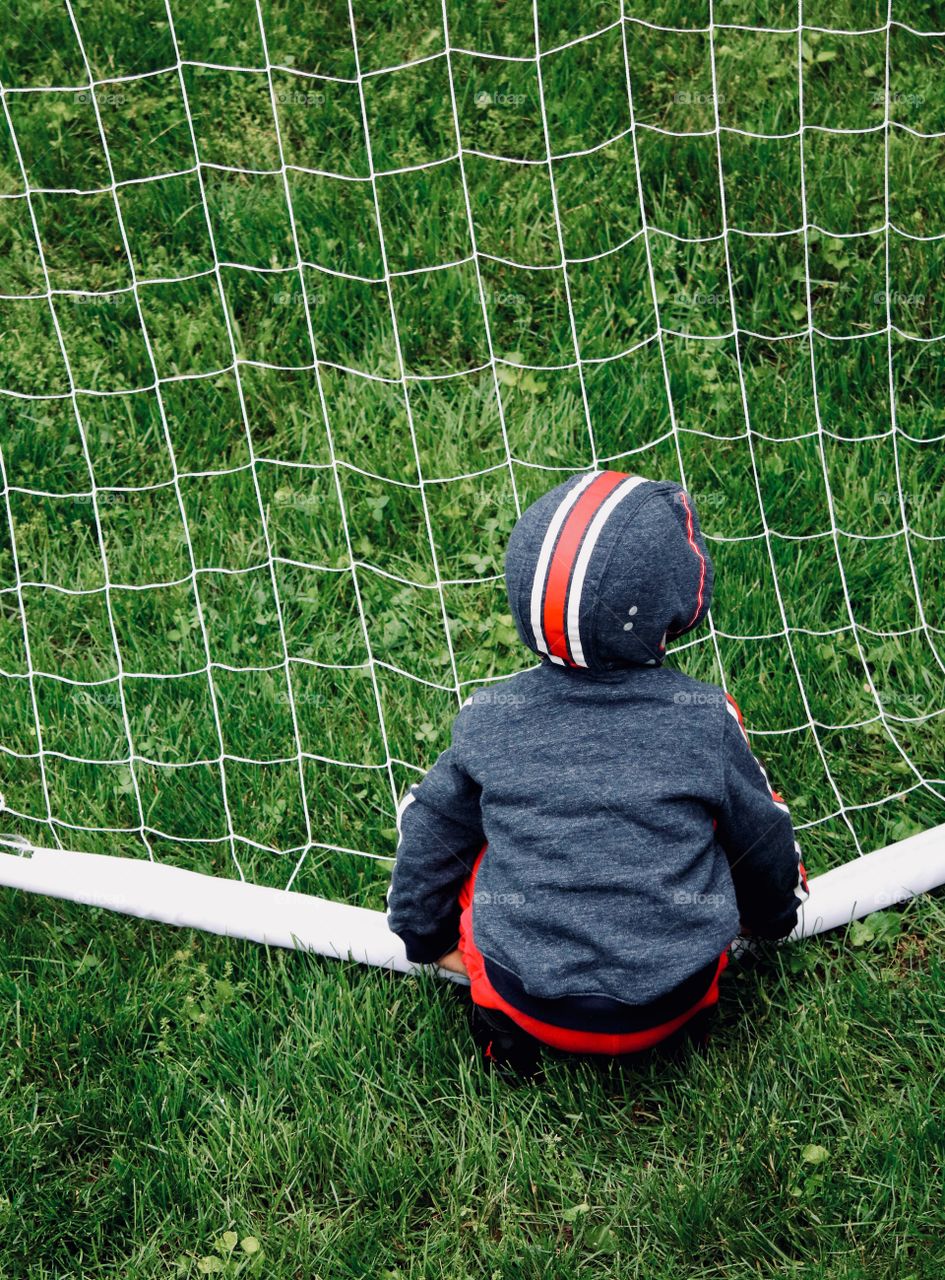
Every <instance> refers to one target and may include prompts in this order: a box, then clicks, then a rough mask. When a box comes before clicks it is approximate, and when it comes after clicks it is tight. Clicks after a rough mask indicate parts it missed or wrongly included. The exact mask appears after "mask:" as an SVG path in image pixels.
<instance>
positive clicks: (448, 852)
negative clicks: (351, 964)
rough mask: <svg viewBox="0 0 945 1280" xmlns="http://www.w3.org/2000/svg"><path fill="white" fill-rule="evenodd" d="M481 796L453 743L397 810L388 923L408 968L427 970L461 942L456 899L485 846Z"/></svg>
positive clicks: (388, 897) (479, 789)
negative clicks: (424, 967)
mask: <svg viewBox="0 0 945 1280" xmlns="http://www.w3.org/2000/svg"><path fill="white" fill-rule="evenodd" d="M480 795H481V788H480V786H479V784H478V783H476V782H475V781H474V780H473V779H472V778H470V777H469V775H468V774H467V773H466V772H465V770H464V769H463V767H462V765H461V764H460V763H459V760H458V759H457V753H456V747H455V740H454V745H452V746H450V747H448V748H447V750H446V751H444V752H443V753H442V754H441V755H440V756H439V757H438V758H437V760H436V762H435V763H434V765H433V767H432V768H431V769H430V770H429V771H428V772H427V773H426V774H424V776H423V778H422V779H421V780H420V782H415V783H414V784H413V785H412V786H411V787H410V788H409V790H408V791H407V793H406V795H405V796H404V797H403V799H402V801H401V803H400V805H399V806H398V810H397V832H398V836H399V839H398V844H397V854H396V861H395V863H394V872H393V875H392V877H391V883H390V887H389V889H388V891H387V923H388V925H389V927H390V929H391V930H392V931H393V932H394V933H396V934H397V935H398V936H399V937H400V938H402V939H403V942H404V946H405V948H406V951H407V959H408V960H413V961H414V962H416V963H418V964H430V963H432V962H433V961H435V960H439V959H440V957H441V956H443V955H445V953H446V952H447V951H451V950H452V949H453V948H454V947H455V946H456V945H457V943H458V942H459V916H460V910H459V903H458V901H457V899H458V896H459V891H460V889H461V887H462V884H463V881H464V880H465V879H466V877H467V876H468V875H469V873H470V872H471V871H472V868H473V863H474V862H475V860H476V855H477V854H478V853H479V850H480V849H481V848H482V846H483V844H484V843H485V835H484V834H483V829H482V815H481V810H480V803H479V801H480Z"/></svg>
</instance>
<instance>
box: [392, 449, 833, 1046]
mask: <svg viewBox="0 0 945 1280" xmlns="http://www.w3.org/2000/svg"><path fill="white" fill-rule="evenodd" d="M505 577H506V585H507V588H508V594H509V601H510V604H511V609H512V616H513V618H514V619H515V625H516V628H517V630H518V633H519V636H520V637H521V639H522V641H523V643H524V644H526V645H528V647H529V648H530V649H533V650H534V651H535V652H536V653H537V654H538V655H539V657H540V659H541V661H540V662H539V664H538V665H537V666H535V667H532V668H530V669H528V670H526V671H522V672H520V673H519V674H517V675H515V676H513V677H512V678H511V679H508V680H503V681H501V682H499V683H495V684H492V685H489V686H487V687H484V688H482V689H481V690H479V691H478V692H477V693H475V694H473V695H472V696H471V697H469V698H467V699H466V701H465V702H464V704H463V706H462V708H461V709H460V711H459V714H458V715H457V717H456V719H455V721H454V723H453V729H452V740H451V746H450V747H448V748H447V750H446V751H444V752H443V753H442V754H441V755H440V757H439V758H438V760H437V761H436V763H435V764H434V765H433V767H432V768H431V769H430V770H429V772H428V773H427V774H426V775H425V776H424V777H423V779H422V780H421V781H420V782H419V783H415V784H414V785H413V786H411V787H410V789H409V791H408V792H407V794H406V795H405V797H404V799H403V801H402V803H401V805H400V807H399V810H398V833H399V843H398V847H397V856H396V863H395V866H394V872H393V877H392V881H391V886H390V889H389V891H388V922H389V925H390V928H391V929H392V930H393V931H394V933H396V934H398V935H399V936H400V937H401V938H402V939H403V942H404V944H405V947H406V952H407V956H408V958H409V959H411V960H414V961H417V962H419V963H433V962H435V963H437V964H438V965H439V966H440V967H442V968H447V969H452V970H455V971H457V972H460V973H465V974H466V975H468V977H469V981H470V994H471V1007H470V1011H471V1015H472V1021H473V1028H474V1031H475V1032H476V1035H477V1039H478V1040H479V1042H480V1044H481V1045H482V1047H483V1050H484V1053H485V1056H486V1058H487V1059H490V1060H491V1061H497V1060H501V1059H504V1060H505V1061H506V1062H509V1061H511V1062H513V1063H515V1064H517V1065H518V1066H519V1068H520V1069H523V1070H525V1071H528V1070H530V1069H531V1068H533V1067H534V1065H535V1062H536V1061H537V1055H538V1052H539V1046H540V1045H547V1046H552V1047H554V1048H555V1049H557V1050H560V1051H564V1052H565V1053H566V1054H588V1053H589V1054H609V1055H623V1054H628V1053H635V1052H639V1051H640V1050H642V1049H646V1048H649V1047H651V1046H653V1045H656V1044H659V1043H661V1042H664V1041H668V1040H670V1039H672V1038H677V1037H678V1035H679V1034H681V1033H682V1030H683V1029H684V1028H690V1029H691V1028H692V1027H693V1025H700V1024H701V1023H702V1022H703V1020H704V1019H705V1017H706V1016H707V1012H708V1011H709V1010H710V1009H711V1008H712V1007H713V1006H714V1005H715V1004H716V1002H717V1000H718V981H719V976H720V974H721V973H722V970H723V969H724V968H725V966H726V963H727V959H728V949H729V945H730V943H731V942H732V940H733V939H734V938H735V937H736V935H737V934H738V933H739V931H740V930H741V931H742V932H745V933H751V934H754V935H757V936H760V937H763V938H782V937H784V936H786V935H787V934H789V933H790V932H791V930H792V929H793V928H794V927H795V924H796V922H797V912H798V907H799V904H800V902H802V901H803V900H804V899H805V898H806V897H807V892H808V891H807V881H806V877H805V874H804V867H803V864H802V863H801V858H800V850H799V848H798V845H797V843H796V841H795V838H794V830H793V827H792V824H791V818H790V815H789V813H788V809H787V806H786V805H785V804H784V802H783V800H782V799H781V797H780V796H779V795H778V794H777V793H776V792H775V791H772V789H771V787H770V785H769V783H768V779H767V775H766V774H765V771H764V768H763V766H762V765H761V763H760V762H759V761H758V760H757V759H756V757H755V756H754V755H753V754H752V752H751V751H750V749H749V746H748V740H747V737H746V735H745V731H744V727H743V724H742V717H741V714H740V712H739V710H738V707H737V706H736V705H735V702H734V700H733V699H732V698H731V697H729V696H727V695H726V694H724V693H723V692H722V690H721V689H719V688H717V687H716V686H715V685H711V684H705V683H703V682H702V681H699V680H694V679H691V678H690V677H689V676H685V675H682V674H681V673H680V672H679V671H675V670H673V669H672V668H670V667H665V666H664V665H663V659H664V657H665V654H666V644H667V641H668V640H674V639H676V638H677V637H679V636H681V635H684V634H685V633H686V632H688V631H691V630H692V629H693V628H694V627H696V626H698V624H699V623H700V622H702V620H703V619H704V618H705V616H706V613H707V612H708V609H709V602H710V598H711V595H712V581H713V569H712V562H711V560H710V559H709V554H708V551H707V550H706V546H705V542H704V540H703V536H702V533H701V531H700V528H699V521H698V518H697V516H696V512H695V509H694V506H693V503H692V499H691V498H690V497H689V495H688V494H687V493H686V492H685V491H684V490H683V489H682V488H681V487H680V486H679V485H678V484H674V483H672V482H670V481H652V480H645V479H643V478H641V477H640V476H631V475H626V474H624V473H622V472H617V471H594V472H591V473H589V474H582V475H579V476H575V477H572V478H571V479H570V480H566V481H565V482H564V483H563V484H560V485H558V486H557V487H556V488H554V489H552V490H550V491H549V492H548V493H546V494H544V496H543V497H541V498H539V499H538V500H537V501H536V502H534V503H533V504H532V505H531V506H530V507H529V508H528V509H527V510H526V511H525V512H524V514H523V515H522V516H521V518H520V519H519V521H518V523H517V524H516V526H515V528H514V529H513V531H512V534H511V537H510V539H509V545H508V550H507V553H506V560H505Z"/></svg>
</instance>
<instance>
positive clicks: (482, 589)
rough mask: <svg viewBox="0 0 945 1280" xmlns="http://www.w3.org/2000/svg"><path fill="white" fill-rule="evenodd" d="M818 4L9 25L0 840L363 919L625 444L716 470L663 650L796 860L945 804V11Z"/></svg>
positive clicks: (260, 7) (688, 473) (650, 460)
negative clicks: (533, 544)
mask: <svg viewBox="0 0 945 1280" xmlns="http://www.w3.org/2000/svg"><path fill="white" fill-rule="evenodd" d="M815 8H816V9H817V12H816V13H815V12H813V10H814V9H815ZM897 8H898V6H897ZM903 8H905V6H903ZM829 9H830V12H828V6H826V5H822V4H821V5H817V6H813V5H807V6H806V9H805V8H799V9H797V10H794V9H790V8H789V7H788V6H785V5H780V4H770V5H767V6H764V5H754V4H749V3H734V2H732V3H723V2H722V0H720V2H719V3H717V4H715V5H713V4H711V3H710V4H707V5H705V6H703V7H701V8H700V6H699V5H691V4H690V5H687V6H683V5H681V4H675V3H669V2H668V3H666V4H663V5H661V6H653V5H648V6H646V14H647V17H646V20H644V18H643V17H642V16H640V13H638V12H636V11H635V10H634V9H631V8H629V7H628V8H624V6H622V5H616V6H615V5H594V6H589V7H587V9H586V11H585V13H584V14H583V15H580V16H577V15H575V14H574V13H572V12H571V11H570V10H569V8H568V7H567V6H565V5H560V6H556V5H542V6H535V7H532V6H531V5H520V4H516V5H508V6H503V7H502V8H501V9H496V8H495V7H494V6H485V5H483V6H475V5H465V6H462V7H460V6H452V5H447V4H446V3H443V4H442V5H441V4H440V3H436V4H412V5H401V6H398V8H397V11H396V13H395V14H393V15H392V14H391V13H388V12H386V10H384V9H383V8H382V7H380V6H378V7H376V8H374V7H368V8H366V9H365V11H364V12H363V13H362V12H361V11H360V8H359V10H358V11H357V12H355V11H352V10H349V9H348V8H345V7H344V6H343V5H341V6H339V5H329V6H319V5H315V6H305V8H304V12H299V11H296V9H295V8H292V9H289V7H287V6H286V5H284V4H268V3H267V4H256V5H253V4H249V3H246V2H245V0H241V2H240V3H235V4H232V5H229V6H226V7H225V9H224V8H220V9H219V10H217V9H214V10H213V11H204V10H199V11H198V10H197V9H196V8H194V9H191V8H190V7H187V6H184V5H182V4H181V5H177V4H175V5H168V6H167V7H166V8H165V7H164V6H163V5H158V4H154V5H147V4H144V5H141V4H139V5H136V6H132V8H131V9H130V10H127V9H124V10H122V12H121V13H119V12H117V10H116V11H110V12H107V13H104V14H102V13H99V14H95V13H92V12H86V10H85V9H79V8H75V9H73V7H71V6H70V5H69V4H66V5H65V6H64V7H63V8H61V9H60V8H58V7H56V6H53V5H51V4H50V5H48V6H42V7H41V8H40V10H39V11H38V13H37V14H34V15H33V19H34V21H32V22H31V23H30V25H29V27H27V26H26V24H24V26H23V28H22V30H21V29H20V28H17V30H16V31H15V32H14V33H13V34H12V36H11V38H10V41H9V45H8V48H7V50H6V53H5V55H4V59H3V64H2V67H3V71H2V105H3V114H4V123H3V128H4V130H5V135H6V136H5V139H4V150H3V153H2V181H3V188H2V191H0V195H2V199H0V215H2V216H3V219H4V221H3V226H4V228H5V232H4V234H5V239H6V250H7V252H6V263H7V266H6V270H5V277H4V281H3V285H2V290H0V292H2V297H0V306H2V308H3V311H4V321H3V326H2V328H3V332H4V354H3V355H2V356H0V372H2V378H0V383H2V395H0V412H2V415H3V428H2V453H0V466H2V477H0V478H2V482H3V495H4V512H5V518H4V521H3V529H2V538H3V542H2V560H0V565H2V582H0V610H2V614H3V619H4V629H3V642H2V652H0V668H2V702H0V751H2V770H3V777H4V782H3V790H4V792H5V796H6V803H7V813H6V814H5V815H4V820H3V825H4V827H5V828H6V829H7V830H10V831H16V832H18V833H20V834H21V835H23V836H25V837H26V838H27V839H29V840H30V841H32V842H34V843H36V844H53V845H56V846H63V847H71V848H81V849H87V850H91V851H101V852H113V853H126V854H131V855H135V856H142V854H146V856H149V857H154V858H158V859H161V860H165V859H166V860H169V861H174V862H176V863H178V864H179V865H182V866H188V867H194V868H196V869H200V870H211V871H213V872H215V873H217V874H220V875H238V876H240V877H244V878H246V879H250V880H255V881H259V882H262V883H266V884H275V885H279V886H281V887H284V886H289V887H292V888H297V889H303V890H306V891H314V892H319V893H325V894H329V895H334V896H340V897H351V898H353V899H354V900H357V901H361V902H368V903H373V904H374V905H379V899H380V893H381V888H382V885H383V883H384V881H385V879H386V875H387V869H386V866H385V865H383V859H385V858H388V857H389V856H390V855H391V853H392V850H393V844H394V831H393V828H394V811H395V808H396V802H397V799H398V797H399V795H400V794H401V793H402V792H403V790H404V789H405V787H406V786H407V784H408V783H409V782H410V781H412V780H415V778H416V777H417V776H418V774H419V773H420V772H422V770H423V769H424V768H426V767H428V766H429V764H430V763H431V762H432V760H433V759H434V758H435V756H436V754H437V752H438V751H439V750H441V749H442V748H443V747H444V746H445V745H446V744H447V741H448V733H449V723H450V720H451V717H452V714H453V713H454V712H455V710H456V708H457V706H458V705H459V702H460V701H461V700H462V699H463V698H464V697H465V696H466V695H467V694H468V692H469V690H470V687H472V686H475V685H476V684H478V683H480V682H482V681H484V680H490V679H494V678H496V677H497V676H502V675H505V674H510V673H512V672H514V671H515V670H517V669H519V668H520V667H521V665H523V663H524V661H525V660H526V659H527V658H529V656H530V655H527V654H525V652H524V650H522V649H521V648H520V646H518V644H517V641H516V640H515V636H514V632H513V630H512V627H511V619H510V618H509V617H508V615H507V613H506V604H505V601H504V588H503V583H502V578H501V557H502V552H503V549H504V543H505V539H506V538H507V535H508V532H509V530H510V528H511V526H512V524H513V522H514V519H515V517H516V515H517V514H518V513H519V512H520V511H521V509H522V507H523V506H524V505H526V504H527V503H528V502H529V501H531V500H532V499H533V498H534V497H536V496H537V495H538V494H539V493H540V492H542V491H543V490H544V489H546V488H548V487H550V486H551V485H552V484H554V483H557V482H558V481H560V480H561V479H563V478H564V477H565V476H566V475H568V474H571V473H573V472H574V471H576V470H580V469H585V468H589V467H598V466H613V467H617V468H618V469H626V470H634V471H640V472H642V473H643V474H647V475H652V476H666V477H679V478H681V479H682V481H683V482H684V483H685V484H686V485H687V487H688V488H689V489H690V491H691V492H692V493H693V494H694V496H695V499H696V502H697V505H698V506H699V509H700V513H701V516H702V521H703V525H704V527H705V530H706V534H707V537H708V539H709V542H710V546H711V549H712V552H713V556H714V558H715V561H716V567H717V574H718V587H717V594H716V603H715V606H714V608H713V612H712V615H711V621H710V624H709V626H708V627H707V628H704V629H703V630H702V632H700V634H698V635H697V636H696V637H695V638H692V639H690V640H688V641H687V642H686V643H684V644H682V645H680V646H678V647H677V649H676V650H674V652H673V659H674V660H675V661H677V662H679V663H680V664H681V665H683V666H684V668H685V669H687V670H689V671H691V672H692V673H693V674H695V675H699V676H701V677H703V678H707V679H710V680H714V681H716V682H719V683H721V684H723V685H724V687H726V688H727V689H729V690H731V691H732V692H733V693H734V694H735V696H736V697H737V698H738V700H739V702H740V703H741V705H742V706H743V708H744V709H745V712H746V718H747V721H748V727H749V730H750V731H751V732H752V740H753V744H754V746H755V747H756V749H759V750H760V751H761V753H762V754H763V755H764V757H765V759H766V761H767V762H768V765H769V771H770V772H771V774H772V776H773V778H774V779H776V782H777V785H779V787H780V789H781V790H782V791H784V792H785V794H786V796H787V798H788V799H789V801H790V803H791V808H792V812H793V813H794V815H795V817H796V820H797V824H798V826H799V827H800V829H801V832H802V835H801V838H802V843H803V844H804V847H805V854H806V856H807V861H808V865H809V867H812V868H813V869H815V870H817V869H821V868H823V867H826V866H829V865H833V864H835V863H837V862H838V861H840V860H843V859H847V858H850V857H852V856H855V854H857V853H862V852H866V851H869V850H870V849H872V848H875V847H878V846H880V845H882V844H885V843H887V842H889V841H890V840H892V839H896V838H900V837H902V836H903V835H906V834H909V833H910V832H912V831H914V830H918V829H922V828H924V827H926V826H930V825H933V824H935V823H937V822H941V821H943V819H945V780H943V778H942V776H941V775H942V763H941V762H942V759H943V758H945V752H943V745H945V733H943V724H945V721H943V719H942V716H943V712H945V663H943V658H942V648H943V634H945V631H943V628H942V627H941V626H940V625H939V623H940V622H941V605H942V602H943V600H945V581H943V578H942V572H941V568H940V565H941V543H942V540H943V538H945V523H943V509H945V499H943V497H942V479H943V475H945V460H943V450H942V447H941V446H942V441H943V439H945V425H943V413H942V410H941V408H940V406H941V405H942V403H943V387H942V382H943V378H945V374H943V372H942V367H941V348H940V346H939V343H940V341H941V339H942V337H943V335H945V317H942V316H941V315H940V314H939V312H940V311H941V309H942V296H941V293H940V291H939V290H938V287H937V286H938V279H939V275H940V270H939V267H940V258H941V256H942V254H943V252H945V229H942V221H941V210H942V208H943V207H945V206H943V204H942V201H941V200H940V199H938V200H937V199H936V197H937V196H939V195H940V194H941V191H942V188H943V187H945V182H943V180H942V179H941V178H940V177H939V176H938V175H939V173H940V172H941V170H942V166H941V164H940V163H939V161H940V157H941V152H942V146H943V139H945V107H943V105H942V99H941V93H940V91H939V89H938V87H937V86H938V84H939V83H940V79H941V62H942V53H941V47H942V45H941V41H942V39H943V35H945V33H943V32H939V31H936V30H932V29H926V27H931V26H932V25H933V19H934V14H933V19H930V18H929V14H930V13H932V11H933V9H934V6H931V5H927V6H922V5H914V6H912V9H911V11H910V12H909V13H908V14H901V15H900V14H899V13H897V14H896V15H894V14H893V12H892V5H891V4H890V5H889V7H888V9H887V8H886V6H885V5H883V6H882V9H881V10H878V9H877V11H876V12H874V6H872V5H865V6H864V5H859V6H856V7H855V10H856V12H855V19H854V18H850V19H849V21H847V22H843V21H842V20H841V18H842V16H843V14H844V13H845V12H846V11H845V10H844V9H843V6H842V5H837V4H834V5H832V6H829ZM640 12H641V13H642V9H641V11H640ZM838 14H840V15H841V17H840V18H838V17H837V15H838ZM938 25H939V26H941V27H945V22H941V23H939V24H938ZM379 860H381V862H382V865H381V866H378V861H379Z"/></svg>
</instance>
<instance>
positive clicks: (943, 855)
mask: <svg viewBox="0 0 945 1280" xmlns="http://www.w3.org/2000/svg"><path fill="white" fill-rule="evenodd" d="M0 847H2V848H3V849H5V851H0V885H5V886H7V887H9V888H14V889H25V890H27V891H28V892H30V893H41V894H45V895H47V896H49V897H53V898H66V899H69V900H70V901H72V902H82V903H85V904H86V905H88V906H94V907H105V908H107V909H108V910H109V911H120V912H122V913H124V914H125V915H131V916H138V917H140V918H142V919H145V920H156V921H160V922H161V923H163V924H171V925H175V926H177V927H179V928H188V929H202V930H204V931H205V932H208V933H219V934H223V935H225V936H226V937H231V938H244V939H247V940H249V941H251V942H261V943H264V944H266V945H267V946H271V947H288V948H297V949H301V950H306V951H314V952H316V953H318V954H319V955H323V956H331V957H333V958H335V959H341V960H354V961H357V962H358V963H359V964H366V965H374V966H377V967H379V968H383V969H391V970H395V971H398V972H402V973H409V972H410V971H412V970H415V969H419V968H427V969H430V968H434V967H435V966H430V965H416V964H413V963H411V961H409V960H408V959H407V957H406V955H405V954H404V947H403V943H402V942H401V941H400V939H399V938H398V937H396V936H395V935H394V934H393V933H391V932H390V930H389V929H388V927H387V917H386V915H385V914H384V912H383V911H373V910H370V909H368V908H367V907H357V906H351V905H349V904H348V903H344V902H331V901H330V900H329V899H327V898H318V897H315V896H313V895H310V894H304V893H296V892H294V891H293V890H290V889H272V888H269V887H268V886H266V885H258V884H251V883H250V882H248V881H246V880H223V879H220V878H219V877H217V876H208V875H204V874H203V873H202V872H198V871H186V870H184V869H183V868H181V867H174V866H169V865H167V864H165V863H160V862H152V861H149V860H147V859H144V858H142V859H137V858H123V857H113V856H110V855H106V854H100V853H77V852H73V851H72V850H64V849H45V848H40V847H36V846H33V845H30V844H29V843H28V842H27V841H25V840H22V839H21V838H19V837H16V836H0ZM943 883H945V823H943V824H942V825H941V826H938V827H932V828H930V829H929V830H927V831H923V832H921V833H920V834H919V835H914V836H909V837H908V838H907V839H905V840H899V841H897V842H896V843H895V844H890V845H887V846H886V847H885V848H884V849H877V850H876V851H875V852H874V853H869V854H865V855H864V856H862V857H859V858H854V859H853V860H852V861H850V862H846V863H844V864H843V865H842V866H839V867H836V868H834V870H832V871H827V872H825V873H824V874H823V875H820V876H814V877H813V878H812V879H811V881H810V890H811V893H810V898H809V899H808V901H807V902H806V903H804V904H803V906H802V907H801V910H800V915H799V919H798V926H797V928H796V929H795V931H794V933H793V934H791V938H792V940H797V939H800V938H806V937H811V936H812V935H814V934H818V933H824V932H826V931H827V930H828V929H834V928H837V927H838V926H840V925H844V924H849V923H850V921H852V920H858V919H861V918H862V917H863V916H866V915H869V914H870V913H871V912H872V911H879V910H882V909H883V908H885V907H889V906H891V905H893V904H894V903H899V902H905V901H907V900H908V899H909V898H913V897H915V896H916V895H917V894H920V893H925V892H927V891H928V890H930V889H934V888H937V887H938V886H939V885H941V884H943ZM436 972H437V973H438V974H439V975H441V976H442V977H445V978H451V979H454V980H456V981H459V982H463V981H465V980H464V979H463V978H461V977H459V976H458V975H456V974H453V973H450V972H448V971H447V970H444V969H436Z"/></svg>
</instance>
